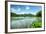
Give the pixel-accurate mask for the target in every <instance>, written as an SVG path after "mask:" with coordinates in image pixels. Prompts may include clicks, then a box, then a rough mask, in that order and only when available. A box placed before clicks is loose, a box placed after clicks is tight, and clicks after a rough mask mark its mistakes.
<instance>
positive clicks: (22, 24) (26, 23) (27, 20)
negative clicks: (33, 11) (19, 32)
mask: <svg viewBox="0 0 46 34" xmlns="http://www.w3.org/2000/svg"><path fill="white" fill-rule="evenodd" d="M34 21H42V18H41V17H11V29H21V28H31V24H32V23H33V22H34Z"/></svg>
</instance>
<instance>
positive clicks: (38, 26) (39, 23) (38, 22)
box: [31, 21, 42, 28]
mask: <svg viewBox="0 0 46 34" xmlns="http://www.w3.org/2000/svg"><path fill="white" fill-rule="evenodd" d="M31 25H32V28H40V27H41V26H42V22H41V21H34V22H33V23H32V24H31Z"/></svg>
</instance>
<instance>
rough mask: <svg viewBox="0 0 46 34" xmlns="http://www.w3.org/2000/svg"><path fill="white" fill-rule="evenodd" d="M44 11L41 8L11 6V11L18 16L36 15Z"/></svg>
mask: <svg viewBox="0 0 46 34" xmlns="http://www.w3.org/2000/svg"><path fill="white" fill-rule="evenodd" d="M40 10H42V7H41V6H32V5H10V11H11V12H13V13H16V14H34V15H36V13H37V12H38V11H40Z"/></svg>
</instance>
